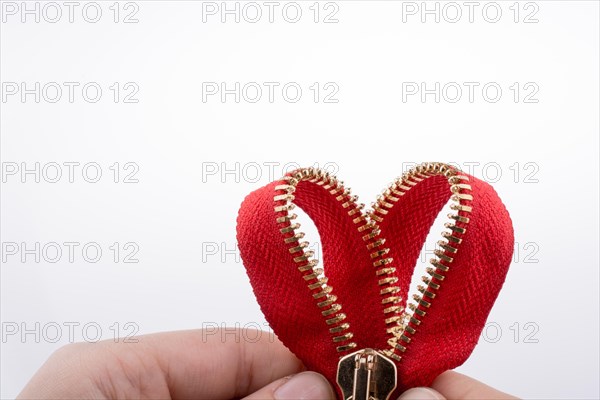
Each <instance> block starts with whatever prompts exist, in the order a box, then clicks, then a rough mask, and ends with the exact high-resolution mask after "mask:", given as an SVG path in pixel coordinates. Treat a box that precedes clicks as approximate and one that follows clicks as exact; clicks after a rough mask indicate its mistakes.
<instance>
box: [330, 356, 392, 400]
mask: <svg viewBox="0 0 600 400" xmlns="http://www.w3.org/2000/svg"><path fill="white" fill-rule="evenodd" d="M337 384H338V385H339V387H340V389H341V390H342V393H343V395H344V400H388V399H389V397H390V395H391V394H392V392H393V391H394V389H395V388H396V365H395V364H394V362H393V361H392V360H390V359H389V358H387V357H386V356H384V355H383V354H381V353H380V352H378V351H376V350H373V349H362V350H359V351H356V352H354V353H352V354H348V355H347V356H344V357H342V358H341V359H340V362H339V363H338V369H337Z"/></svg>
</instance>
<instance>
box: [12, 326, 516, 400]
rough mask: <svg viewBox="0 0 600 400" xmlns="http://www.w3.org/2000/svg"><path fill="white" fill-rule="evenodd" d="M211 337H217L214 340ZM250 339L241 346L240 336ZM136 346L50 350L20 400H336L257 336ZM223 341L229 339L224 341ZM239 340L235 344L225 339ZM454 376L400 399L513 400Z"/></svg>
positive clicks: (182, 335)
mask: <svg viewBox="0 0 600 400" xmlns="http://www.w3.org/2000/svg"><path fill="white" fill-rule="evenodd" d="M215 333H216V334H215ZM249 337H251V338H255V337H256V338H257V339H256V340H252V341H249V340H239V339H240V338H249ZM137 339H138V341H137V343H123V342H118V343H115V342H114V341H102V342H98V343H75V344H71V345H67V346H65V347H63V348H61V349H59V350H58V351H57V352H55V353H54V354H53V355H52V356H51V357H50V358H49V359H48V361H46V363H45V364H44V365H43V366H42V367H41V368H40V370H39V371H38V372H37V373H36V374H35V375H34V377H33V378H32V379H31V381H30V382H29V383H28V384H27V385H26V386H25V388H24V389H23V391H22V392H21V394H20V395H19V396H18V398H19V399H53V398H56V399H87V398H95V399H123V398H136V399H157V398H161V399H170V398H201V399H231V398H240V397H244V398H246V399H248V400H256V399H273V400H287V399H306V400H312V399H315V400H317V399H319V400H327V399H331V400H334V399H335V394H334V391H333V389H332V388H331V386H330V385H329V383H328V382H327V381H326V380H325V378H324V377H323V376H321V375H319V374H317V373H315V372H308V371H304V367H303V366H302V363H301V362H300V361H299V360H298V359H297V358H296V357H295V356H294V355H293V354H292V353H291V352H290V351H289V350H288V349H287V348H286V347H285V346H283V344H282V343H281V342H280V341H278V340H277V338H275V337H274V336H272V335H270V334H268V333H266V332H261V331H250V330H245V331H241V330H237V331H233V330H230V329H228V330H227V331H218V332H215V331H211V334H210V335H209V334H207V331H201V330H194V331H181V332H167V333H158V334H153V335H145V336H139V337H138V338H137ZM223 339H227V340H223ZM231 339H237V340H231ZM513 398H514V397H511V396H508V395H506V394H504V393H501V392H499V391H497V390H495V389H492V388H490V387H489V386H486V385H484V384H482V383H480V382H477V381H475V380H473V379H471V378H468V377H466V376H464V375H461V374H458V373H456V372H451V371H449V372H446V373H444V374H442V375H440V376H439V377H438V378H437V379H436V380H435V382H434V383H433V385H432V388H416V389H411V390H409V391H407V392H405V393H404V394H403V395H402V396H400V399H402V400H415V399H436V400H443V399H498V400H504V399H513Z"/></svg>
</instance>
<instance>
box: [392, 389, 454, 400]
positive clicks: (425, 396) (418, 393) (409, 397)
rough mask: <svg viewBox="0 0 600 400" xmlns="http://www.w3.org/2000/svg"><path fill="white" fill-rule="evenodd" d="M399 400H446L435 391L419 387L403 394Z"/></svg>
mask: <svg viewBox="0 0 600 400" xmlns="http://www.w3.org/2000/svg"><path fill="white" fill-rule="evenodd" d="M398 400H444V396H442V395H441V394H440V393H438V392H436V391H435V390H433V389H430V388H425V387H419V388H413V389H409V390H407V391H406V392H404V393H402V396H400V397H398Z"/></svg>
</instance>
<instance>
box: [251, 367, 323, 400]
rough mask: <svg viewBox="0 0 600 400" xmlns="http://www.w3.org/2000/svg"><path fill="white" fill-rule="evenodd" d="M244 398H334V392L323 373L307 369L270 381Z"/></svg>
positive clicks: (305, 399) (293, 399)
mask: <svg viewBox="0 0 600 400" xmlns="http://www.w3.org/2000/svg"><path fill="white" fill-rule="evenodd" d="M244 399H245V400H258V399H261V400H263V399H264V400H335V394H334V392H333V389H332V388H331V386H330V385H329V383H328V382H327V380H326V379H325V377H323V375H321V374H317V373H316V372H310V371H307V372H301V373H299V374H296V375H290V376H287V377H285V378H281V379H278V380H276V381H274V382H271V383H270V384H268V385H267V386H265V387H263V388H262V389H260V390H258V391H256V392H254V393H252V394H251V395H249V396H248V397H245V398H244Z"/></svg>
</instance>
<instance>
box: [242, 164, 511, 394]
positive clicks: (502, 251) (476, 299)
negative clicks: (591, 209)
mask: <svg viewBox="0 0 600 400" xmlns="http://www.w3.org/2000/svg"><path fill="white" fill-rule="evenodd" d="M461 174H462V175H465V176H468V175H466V174H463V173H461ZM290 175H291V174H290ZM285 183H286V182H285V181H276V182H273V183H271V184H268V185H266V186H264V187H262V188H260V189H258V190H256V191H254V192H252V193H250V194H249V195H248V196H247V197H246V199H245V200H244V202H243V203H242V206H241V208H240V211H239V216H238V226H237V238H238V245H239V248H240V252H241V256H242V259H243V261H244V265H245V267H246V270H247V273H248V276H249V278H250V282H251V284H252V287H253V289H254V293H255V295H256V297H257V300H258V302H259V304H260V306H261V309H262V311H263V313H264V314H265V317H266V318H267V320H268V321H269V323H270V324H271V326H272V328H273V330H274V332H275V333H276V334H277V336H278V337H279V339H281V341H282V342H283V343H284V344H285V345H286V346H287V347H288V348H289V349H290V350H291V351H292V352H293V353H294V354H296V356H298V358H300V359H301V360H302V361H303V362H304V364H305V365H306V366H307V368H309V369H311V370H314V371H317V372H320V373H322V374H324V375H325V376H326V377H327V379H328V380H329V381H330V382H331V384H332V385H333V386H334V387H336V389H337V385H336V383H335V375H336V369H337V363H338V360H339V357H340V353H338V352H337V351H336V346H335V344H334V343H333V342H332V336H333V335H332V334H331V333H330V332H329V331H328V326H327V325H326V323H325V318H324V317H323V316H322V315H321V309H319V308H318V307H317V306H316V301H315V299H313V297H312V296H311V291H310V290H309V289H308V288H307V283H306V281H305V280H304V279H302V276H301V273H300V272H299V271H298V269H297V267H298V264H297V263H295V262H294V260H293V258H294V255H293V254H290V251H289V249H290V244H287V243H285V242H284V240H283V237H282V233H281V232H280V229H281V228H282V227H284V226H286V225H285V224H281V223H277V220H276V219H277V217H278V216H281V215H284V214H285V212H284V213H276V212H275V211H274V206H275V205H278V204H283V203H281V202H275V201H274V196H275V195H276V194H278V193H279V192H277V191H276V189H275V187H276V186H277V185H282V184H285ZM469 184H470V185H471V187H472V190H471V194H472V196H473V200H472V201H470V202H469V205H471V206H472V208H473V209H472V212H470V213H464V212H463V211H460V212H459V214H460V215H463V216H467V217H469V218H470V222H469V223H468V224H466V225H464V226H465V227H466V232H465V233H464V234H462V236H461V237H462V239H463V240H462V243H461V244H460V246H459V251H458V252H457V254H456V255H453V257H454V261H453V262H452V263H451V268H450V270H449V271H448V272H446V273H445V279H444V281H443V284H441V287H440V289H439V290H437V291H436V297H435V299H433V300H432V302H431V307H430V308H428V309H427V315H426V316H425V317H424V318H423V319H422V323H421V324H420V325H419V326H418V327H416V328H417V332H416V333H415V334H414V335H413V336H412V337H411V342H410V344H408V345H407V346H406V347H407V350H406V352H405V353H403V354H402V360H401V361H399V362H397V363H396V365H397V368H398V388H397V390H396V392H395V393H394V396H397V395H398V394H399V393H400V392H401V391H403V390H406V389H407V388H410V387H414V386H422V385H429V384H430V383H431V382H432V381H433V379H434V378H435V377H436V376H437V375H439V374H440V373H442V372H443V371H446V370H448V369H452V368H455V367H457V366H459V365H461V364H462V363H463V362H464V361H465V360H466V359H467V358H468V357H469V355H470V354H471V352H472V351H473V349H474V347H475V345H476V344H477V341H478V338H479V335H480V333H481V330H482V329H483V327H484V324H485V321H486V318H487V316H488V314H489V312H490V310H491V308H492V305H493V304H494V301H495V299H496V297H497V295H498V293H499V291H500V289H501V287H502V284H503V282H504V280H505V277H506V273H507V270H508V266H509V265H510V261H511V258H512V252H513V243H514V238H513V229H512V223H511V220H510V217H509V215H508V212H507V210H506V208H505V207H504V205H503V204H502V202H501V201H500V199H499V198H498V196H497V194H496V192H495V191H494V189H493V188H492V187H491V186H490V185H488V184H487V183H485V182H483V181H480V180H478V179H477V178H474V177H472V176H469ZM451 195H452V193H451V192H450V189H449V184H448V179H447V178H446V177H444V176H432V177H430V178H427V179H424V180H423V181H421V182H420V183H418V184H417V185H416V186H415V187H413V188H412V189H410V190H409V191H407V192H406V193H405V195H404V196H402V197H400V199H399V200H398V201H397V202H396V203H395V204H394V206H393V208H391V210H389V213H388V214H387V215H386V216H385V218H384V219H383V221H382V222H380V223H379V226H380V228H381V234H380V236H378V237H381V238H385V239H386V243H385V247H388V248H389V249H390V252H389V254H388V256H389V257H393V263H392V266H393V267H395V268H396V272H395V275H392V276H397V277H398V279H399V281H398V283H397V284H396V285H397V286H399V287H400V289H401V291H400V293H399V295H400V296H402V298H403V303H402V304H403V305H405V302H406V298H407V294H408V290H409V286H410V283H411V276H412V274H413V270H414V267H415V264H416V262H417V258H418V257H419V253H420V250H421V248H422V247H423V244H424V242H425V240H426V237H427V235H428V233H429V230H430V228H431V225H432V223H433V222H434V220H435V218H436V217H437V215H438V213H439V212H440V211H441V209H442V208H443V207H444V205H445V204H446V203H447V202H448V200H449V198H450V196H451ZM294 196H295V200H294V203H295V204H296V205H297V206H298V207H300V208H301V209H302V210H304V211H305V212H306V213H307V214H308V215H309V216H310V218H311V219H312V221H313V222H314V223H315V225H316V227H317V229H318V231H319V234H320V237H321V242H322V250H323V265H324V268H325V274H326V276H327V277H328V278H329V282H328V284H329V285H330V286H331V287H332V288H333V291H334V293H335V294H336V295H337V296H338V299H337V303H339V304H341V305H342V312H344V313H345V314H346V316H347V318H346V320H345V322H348V323H349V324H350V331H351V332H353V333H354V337H353V339H352V341H354V342H356V343H357V347H356V350H358V349H362V348H366V347H370V348H375V349H387V348H389V345H388V344H387V339H388V338H389V336H388V335H386V325H385V322H384V314H383V307H384V305H382V304H381V299H382V297H381V295H380V294H379V291H380V286H378V284H377V282H378V279H380V277H378V276H376V275H375V272H374V267H373V261H372V259H371V258H370V253H371V251H369V250H367V248H366V246H365V241H364V240H363V239H362V236H363V234H364V232H363V233H361V232H358V231H357V225H356V224H355V223H354V222H353V219H354V218H356V217H357V215H358V214H357V215H353V216H349V215H348V212H347V210H346V209H344V208H343V207H342V202H340V201H338V200H336V199H335V197H336V196H334V195H331V194H330V193H329V192H328V191H327V190H325V189H324V188H323V187H322V186H319V185H317V184H315V183H311V182H308V181H302V182H300V183H299V184H298V185H297V187H296V191H295V193H294ZM288 225H289V223H288ZM457 226H462V225H461V224H460V223H458V224H457ZM300 230H301V229H300ZM296 255H297V254H296ZM348 353H349V352H346V353H343V354H342V355H345V354H348ZM339 394H340V393H339V392H338V395H339ZM392 398H395V397H392Z"/></svg>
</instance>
